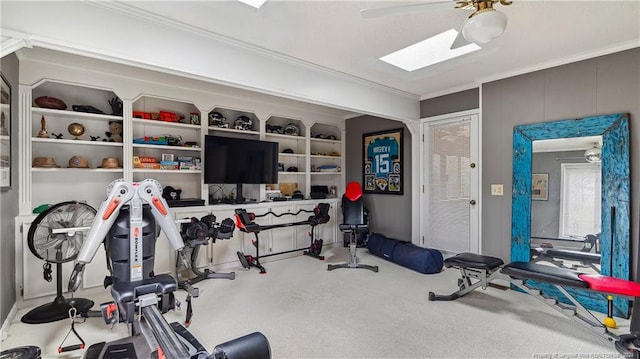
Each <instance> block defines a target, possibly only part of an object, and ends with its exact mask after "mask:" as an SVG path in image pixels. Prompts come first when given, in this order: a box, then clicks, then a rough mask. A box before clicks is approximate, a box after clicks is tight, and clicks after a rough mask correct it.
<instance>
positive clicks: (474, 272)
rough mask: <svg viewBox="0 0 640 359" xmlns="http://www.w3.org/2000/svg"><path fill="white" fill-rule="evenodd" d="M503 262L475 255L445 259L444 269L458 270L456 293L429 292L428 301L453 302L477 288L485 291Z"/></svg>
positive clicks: (462, 254) (466, 254) (498, 272)
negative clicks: (440, 293)
mask: <svg viewBox="0 0 640 359" xmlns="http://www.w3.org/2000/svg"><path fill="white" fill-rule="evenodd" d="M503 264H504V262H503V261H502V259H500V258H496V257H489V256H482V255H479V254H475V253H460V254H458V255H456V256H454V257H449V258H447V259H445V261H444V266H445V267H446V268H452V267H453V268H458V269H459V270H460V278H458V287H459V290H458V291H457V292H454V293H451V294H449V295H437V294H435V293H433V292H429V300H430V301H437V300H455V299H458V298H460V297H462V296H464V295H465V294H467V293H469V292H471V291H473V290H475V289H476V288H478V287H482V289H487V286H488V285H489V283H490V282H491V281H492V280H493V279H494V278H495V277H497V276H498V275H499V274H500V271H499V269H500V266H502V265H503Z"/></svg>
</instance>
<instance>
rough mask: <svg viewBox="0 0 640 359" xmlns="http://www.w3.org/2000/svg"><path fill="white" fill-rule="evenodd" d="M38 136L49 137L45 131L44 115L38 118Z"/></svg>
mask: <svg viewBox="0 0 640 359" xmlns="http://www.w3.org/2000/svg"><path fill="white" fill-rule="evenodd" d="M38 137H40V138H49V134H48V133H47V121H45V119H44V116H42V119H41V120H40V132H38Z"/></svg>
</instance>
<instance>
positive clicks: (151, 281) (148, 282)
mask: <svg viewBox="0 0 640 359" xmlns="http://www.w3.org/2000/svg"><path fill="white" fill-rule="evenodd" d="M177 289H178V283H177V282H176V280H175V279H174V278H173V277H172V276H171V275H169V274H159V275H156V276H155V277H149V278H145V279H142V280H139V281H135V282H126V281H121V282H116V283H114V284H113V285H112V286H111V295H112V296H113V299H114V300H115V301H116V302H118V303H127V302H132V301H133V300H134V299H135V298H137V297H139V296H141V295H145V294H149V293H155V294H157V295H164V294H168V293H172V292H174V291H175V290H177Z"/></svg>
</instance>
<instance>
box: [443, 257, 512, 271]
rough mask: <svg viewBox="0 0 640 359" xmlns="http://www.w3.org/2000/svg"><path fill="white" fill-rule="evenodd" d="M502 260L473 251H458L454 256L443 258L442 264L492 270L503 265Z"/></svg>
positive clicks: (448, 266)
mask: <svg viewBox="0 0 640 359" xmlns="http://www.w3.org/2000/svg"><path fill="white" fill-rule="evenodd" d="M503 264H504V262H503V261H502V259H500V258H496V257H490V256H483V255H480V254H475V253H460V254H458V255H456V256H453V257H449V258H447V259H445V261H444V265H445V267H447V268H450V267H460V268H473V269H484V270H492V269H495V268H498V267H500V266H501V265H503Z"/></svg>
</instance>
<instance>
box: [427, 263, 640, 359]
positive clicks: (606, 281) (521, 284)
mask: <svg viewBox="0 0 640 359" xmlns="http://www.w3.org/2000/svg"><path fill="white" fill-rule="evenodd" d="M444 264H445V266H446V267H447V268H450V267H454V268H458V269H460V271H461V274H462V278H460V279H458V285H459V287H460V288H459V290H458V291H457V292H454V293H452V294H450V295H436V294H434V293H433V292H429V300H430V301H438V300H454V299H457V298H460V297H462V296H464V295H465V294H467V293H469V292H470V291H472V290H474V289H476V288H478V287H480V286H482V288H483V289H485V288H486V287H487V286H488V284H489V282H491V281H492V280H494V279H496V278H502V279H508V280H509V281H510V282H511V284H512V285H514V286H516V287H518V288H519V289H521V290H522V291H524V292H526V293H528V294H530V295H532V296H534V297H535V298H537V299H538V300H540V301H541V302H543V303H545V304H547V305H548V306H550V307H552V308H554V309H555V310H557V311H558V312H560V313H562V314H564V315H565V316H567V317H569V318H570V319H572V320H574V321H577V322H578V323H580V324H581V325H583V326H585V327H586V328H588V329H590V330H592V331H593V332H595V333H596V334H598V335H600V336H602V337H604V338H605V339H607V340H608V341H611V342H613V343H614V344H615V347H616V350H618V352H620V353H621V354H623V355H625V356H629V357H632V358H638V353H639V350H640V332H637V331H633V332H632V333H630V334H625V335H621V336H618V335H616V334H614V333H612V332H610V331H609V330H608V329H607V327H606V326H605V325H604V324H602V323H601V322H600V321H599V320H598V318H596V317H595V316H594V315H593V314H592V313H591V312H590V311H589V310H588V309H586V308H585V307H584V306H583V305H582V304H580V302H578V300H577V299H576V298H575V297H574V296H573V295H571V293H569V292H568V291H567V289H565V287H572V288H578V289H583V290H588V291H592V292H596V293H599V294H602V295H605V296H606V295H615V296H620V297H626V298H629V299H635V298H638V297H640V283H636V282H633V281H629V280H624V279H619V278H613V277H608V276H603V275H597V274H584V273H579V272H576V271H573V270H570V269H566V268H557V267H551V266H546V265H541V264H537V263H531V262H512V263H509V264H507V265H505V266H502V267H501V265H502V260H501V259H500V258H496V257H490V256H483V255H478V254H473V253H461V254H458V255H456V256H454V257H450V258H447V259H446V260H445V262H444ZM470 278H476V279H477V280H478V281H477V282H476V283H474V284H470V283H471V282H470ZM526 280H535V281H540V282H545V283H549V284H551V285H553V286H555V287H556V288H557V289H558V290H559V291H560V292H561V293H562V294H563V295H564V296H565V297H566V298H567V299H568V300H569V301H570V302H571V304H572V305H570V304H564V303H560V302H558V301H557V300H555V299H554V298H549V297H546V296H544V295H543V293H542V292H541V291H540V290H538V289H535V288H532V287H531V286H529V285H527V283H526V282H525V281H526ZM639 302H640V301H639ZM638 319H640V318H638ZM638 319H634V317H633V315H632V317H631V326H630V327H631V328H632V329H633V328H638V323H635V320H638Z"/></svg>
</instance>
